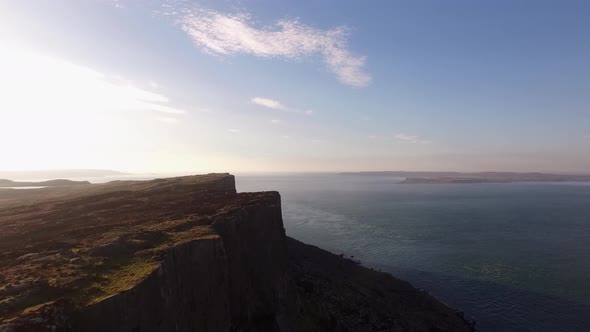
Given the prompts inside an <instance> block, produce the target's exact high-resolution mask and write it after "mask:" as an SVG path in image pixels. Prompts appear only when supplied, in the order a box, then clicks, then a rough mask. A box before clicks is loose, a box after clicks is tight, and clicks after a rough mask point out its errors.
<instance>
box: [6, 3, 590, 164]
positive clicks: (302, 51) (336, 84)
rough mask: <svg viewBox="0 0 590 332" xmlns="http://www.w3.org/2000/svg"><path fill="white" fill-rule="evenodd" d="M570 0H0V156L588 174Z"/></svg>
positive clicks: (582, 40)
mask: <svg viewBox="0 0 590 332" xmlns="http://www.w3.org/2000/svg"><path fill="white" fill-rule="evenodd" d="M589 15H590V4H589V3H585V2H581V1H562V2H559V3H555V2H552V1H530V2H518V3H516V2H513V1H495V2H493V3H482V2H471V1H462V0H461V1H459V0H457V1H451V2H444V3H443V2H439V1H399V2H378V3H371V4H370V5H369V4H367V3H363V2H357V1H341V2H338V4H333V3H328V2H316V1H281V2H280V3H276V2H260V1H256V2H252V1H232V0H227V1H221V2H220V1H212V0H203V1H184V0H183V1H176V0H169V1H157V0H153V1H131V0H84V1H72V0H51V1H50V0H36V1H33V0H22V1H5V2H1V3H0V47H1V48H2V52H0V72H2V75H0V89H1V90H0V91H2V97H0V151H2V163H1V165H0V171H2V170H4V171H8V170H35V169H114V170H121V171H123V172H131V173H159V174H163V173H169V174H171V173H175V174H177V173H184V174H188V173H207V172H231V173H248V172H256V173H263V172H267V173H268V172H344V171H385V170H409V171H461V172H480V171H512V172H544V173H580V174H581V173H584V174H586V173H589V172H590V154H589V153H587V150H588V146H590V109H589V107H588V105H590V90H589V89H590V75H588V73H589V71H590V44H589V43H588V42H587V39H588V34H587V32H588V31H590V21H588V20H587V17H588V16H589Z"/></svg>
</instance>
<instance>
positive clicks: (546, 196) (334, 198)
mask: <svg viewBox="0 0 590 332" xmlns="http://www.w3.org/2000/svg"><path fill="white" fill-rule="evenodd" d="M400 180H402V179H399V178H392V177H385V176H379V177H377V176H349V175H337V174H316V175H266V176H252V175H249V176H238V177H237V187H238V191H241V192H244V191H260V190H277V191H279V192H280V193H281V196H282V201H283V217H284V222H285V228H286V230H287V234H288V235H289V236H291V237H294V238H296V239H298V240H301V241H304V242H307V243H309V244H313V245H317V246H319V247H322V248H324V249H326V250H330V251H333V252H337V253H343V254H345V255H347V256H350V255H353V256H354V257H355V259H359V260H360V261H361V262H362V264H363V265H365V266H369V267H373V268H376V269H381V270H383V271H386V272H390V273H392V274H393V275H395V276H396V277H399V278H402V279H405V280H407V281H409V282H411V283H412V284H413V285H414V286H416V287H418V288H421V289H424V290H426V291H428V292H429V293H430V294H432V295H434V296H435V297H437V298H438V299H440V300H441V301H443V302H445V303H447V304H448V305H450V306H452V307H455V308H458V309H460V310H462V311H464V312H465V314H466V316H468V317H469V318H473V319H475V320H476V321H477V327H478V329H479V330H481V331H484V332H486V331H590V184H580V183H513V184H435V185H430V184H419V185H411V184H398V183H397V182H399V181H400Z"/></svg>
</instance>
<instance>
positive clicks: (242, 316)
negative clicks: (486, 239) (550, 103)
mask: <svg viewBox="0 0 590 332" xmlns="http://www.w3.org/2000/svg"><path fill="white" fill-rule="evenodd" d="M0 271H1V272H0V331H11V332H20V331H113V332H115V331H126V332H150V331H470V330H472V327H471V326H470V324H469V323H467V322H466V321H465V320H463V319H462V318H461V317H460V316H459V315H457V313H456V312H455V311H454V310H452V309H450V308H448V307H446V306H445V305H443V304H441V303H440V302H438V301H437V300H435V299H434V298H432V297H431V296H429V295H427V294H425V293H423V292H421V291H418V290H416V289H415V288H413V287H412V286H411V285H410V284H408V283H406V282H404V281H401V280H399V279H396V278H394V277H392V276H390V275H388V274H386V273H381V272H375V271H372V270H369V269H366V268H364V267H361V266H358V265H357V264H355V263H354V262H352V261H350V260H346V259H344V258H342V257H339V256H336V255H334V254H331V253H329V252H326V251H323V250H321V249H319V248H316V247H312V246H308V245H305V244H303V243H301V242H298V241H296V240H293V239H290V238H288V237H286V235H285V230H284V228H283V222H282V216H281V202H280V195H279V194H278V193H276V192H262V193H240V194H238V193H236V190H235V183H234V177H233V176H232V175H229V174H209V175H202V176H190V177H180V178H171V179H158V180H153V181H143V182H134V181H122V182H121V181H118V182H112V183H108V184H101V185H88V186H80V188H79V189H69V190H67V191H56V192H54V193H53V194H51V195H45V196H43V197H41V198H40V197H39V196H37V195H33V196H32V198H30V199H26V198H21V199H18V200H12V201H7V202H3V203H2V205H0Z"/></svg>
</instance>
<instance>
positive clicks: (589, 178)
mask: <svg viewBox="0 0 590 332" xmlns="http://www.w3.org/2000/svg"><path fill="white" fill-rule="evenodd" d="M340 174H341V175H362V176H395V177H400V178H405V180H403V181H401V182H399V183H401V184H445V183H447V184H448V183H455V184H468V183H515V182H590V175H574V174H571V175H568V174H546V173H516V172H480V173H459V172H397V171H390V172H388V171H386V172H357V173H352V172H347V173H340Z"/></svg>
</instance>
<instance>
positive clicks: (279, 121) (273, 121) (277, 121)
mask: <svg viewBox="0 0 590 332" xmlns="http://www.w3.org/2000/svg"><path fill="white" fill-rule="evenodd" d="M281 122H282V121H281V120H276V119H273V120H270V123H272V124H275V125H276V124H280V123H281Z"/></svg>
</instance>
